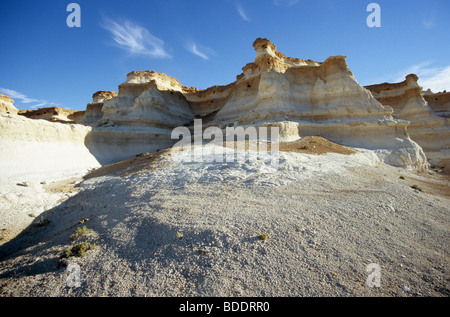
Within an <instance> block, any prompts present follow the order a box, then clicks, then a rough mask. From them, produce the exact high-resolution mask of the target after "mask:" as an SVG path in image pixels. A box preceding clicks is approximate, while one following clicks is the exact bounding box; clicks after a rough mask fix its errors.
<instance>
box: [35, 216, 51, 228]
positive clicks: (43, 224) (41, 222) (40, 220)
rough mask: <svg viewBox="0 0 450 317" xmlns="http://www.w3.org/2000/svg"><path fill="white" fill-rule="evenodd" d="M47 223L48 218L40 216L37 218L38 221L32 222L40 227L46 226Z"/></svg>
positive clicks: (48, 222) (48, 221)
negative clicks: (40, 217)
mask: <svg viewBox="0 0 450 317" xmlns="http://www.w3.org/2000/svg"><path fill="white" fill-rule="evenodd" d="M49 224H50V220H48V219H47V218H42V219H39V220H38V221H36V222H35V223H34V226H35V227H38V228H40V227H45V226H48V225H49Z"/></svg>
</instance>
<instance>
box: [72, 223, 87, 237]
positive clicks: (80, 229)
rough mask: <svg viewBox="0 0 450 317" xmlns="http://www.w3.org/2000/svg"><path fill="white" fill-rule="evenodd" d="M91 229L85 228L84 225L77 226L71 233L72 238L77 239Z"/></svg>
mask: <svg viewBox="0 0 450 317" xmlns="http://www.w3.org/2000/svg"><path fill="white" fill-rule="evenodd" d="M90 231H91V230H90V229H88V228H86V226H83V227H78V228H77V230H76V231H75V233H74V234H73V235H72V239H73V240H78V239H79V238H81V237H82V236H85V235H87V234H88V233H89V232H90Z"/></svg>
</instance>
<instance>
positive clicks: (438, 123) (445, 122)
mask: <svg viewBox="0 0 450 317" xmlns="http://www.w3.org/2000/svg"><path fill="white" fill-rule="evenodd" d="M418 80H419V78H418V77H417V75H415V74H410V75H408V76H406V78H405V80H404V81H403V82H400V83H393V84H390V83H383V84H379V85H371V86H367V87H366V88H367V89H368V90H370V91H371V92H372V94H373V95H374V97H375V98H376V99H377V100H378V101H379V102H381V103H382V104H383V105H386V106H390V107H392V108H393V109H394V112H393V114H392V116H393V117H394V118H397V119H402V120H407V121H409V122H410V124H409V125H408V134H409V136H410V137H411V139H412V140H414V141H415V142H417V143H418V144H419V145H420V146H421V147H422V148H423V149H424V151H425V153H426V154H427V157H428V158H429V159H432V161H435V162H437V161H440V160H443V159H448V158H450V153H449V149H450V141H449V140H450V125H449V119H448V118H445V115H442V114H444V113H445V112H446V110H445V109H446V108H445V107H446V106H445V105H444V104H445V102H442V101H443V100H444V99H445V98H443V96H445V94H440V95H438V96H437V97H435V94H428V95H426V94H425V95H424V93H423V91H422V87H420V86H419V84H418ZM436 99H437V100H436ZM427 100H432V101H433V102H434V103H433V106H434V109H436V110H437V111H438V112H439V113H440V114H441V116H438V115H437V114H436V113H435V111H434V109H433V108H432V107H430V105H429V103H428V102H427Z"/></svg>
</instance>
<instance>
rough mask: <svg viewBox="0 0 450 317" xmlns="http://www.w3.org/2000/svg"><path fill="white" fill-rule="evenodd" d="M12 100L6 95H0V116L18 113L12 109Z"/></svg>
mask: <svg viewBox="0 0 450 317" xmlns="http://www.w3.org/2000/svg"><path fill="white" fill-rule="evenodd" d="M13 104H14V100H13V99H12V98H10V97H8V96H6V95H2V94H0V114H1V113H6V114H17V112H18V111H19V110H18V109H17V108H16V107H14V105H13Z"/></svg>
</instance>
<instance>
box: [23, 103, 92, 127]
mask: <svg viewBox="0 0 450 317" xmlns="http://www.w3.org/2000/svg"><path fill="white" fill-rule="evenodd" d="M18 114H19V115H21V116H24V117H27V118H29V119H36V120H47V121H50V122H60V123H77V122H79V121H81V120H82V119H83V117H84V114H85V112H84V111H79V110H67V109H63V108H60V107H46V108H39V109H36V110H19V112H18Z"/></svg>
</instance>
